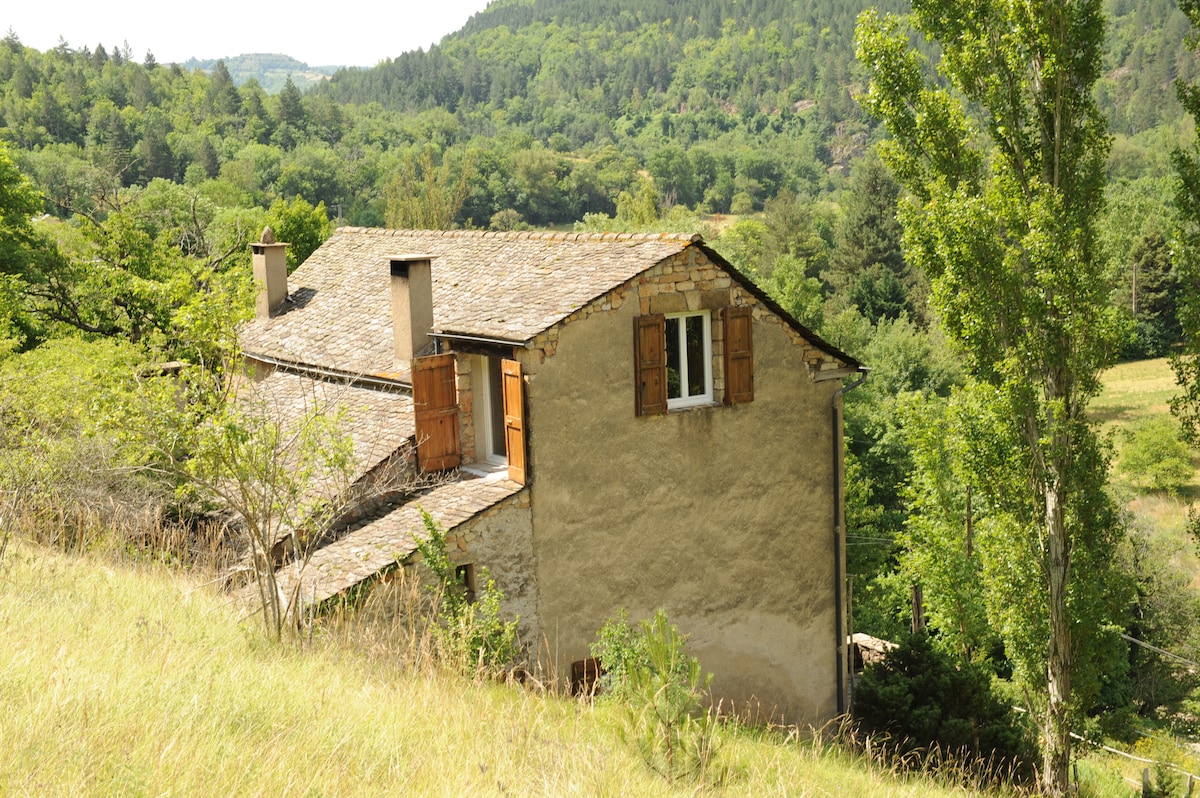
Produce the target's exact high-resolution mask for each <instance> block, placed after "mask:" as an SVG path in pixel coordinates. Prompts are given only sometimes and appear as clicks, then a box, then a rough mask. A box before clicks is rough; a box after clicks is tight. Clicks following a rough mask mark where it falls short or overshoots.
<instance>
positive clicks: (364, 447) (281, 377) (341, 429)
mask: <svg viewBox="0 0 1200 798" xmlns="http://www.w3.org/2000/svg"><path fill="white" fill-rule="evenodd" d="M238 397H239V401H241V402H243V403H261V409H262V411H263V412H264V413H265V415H266V416H267V417H268V418H270V419H271V420H272V421H274V422H276V423H279V424H280V425H282V426H283V428H284V429H290V428H293V427H295V425H297V424H299V423H301V422H302V421H303V420H304V419H305V418H306V417H310V416H311V415H312V414H313V413H321V414H325V415H326V417H328V418H333V419H335V420H336V421H335V423H336V430H337V432H338V433H339V434H344V435H348V436H349V438H350V441H351V444H352V445H353V450H354V451H353V462H352V464H351V467H350V472H349V473H347V474H339V475H338V477H337V478H334V477H332V476H327V477H326V478H325V479H323V480H322V479H320V478H319V479H318V482H324V483H328V484H323V485H319V486H318V488H317V491H316V492H317V493H318V494H321V493H324V494H328V495H335V494H337V493H339V492H340V491H342V490H344V489H345V488H346V487H347V486H348V484H352V483H354V482H357V481H358V480H359V479H361V478H362V477H364V476H365V475H366V474H367V472H369V471H370V470H371V469H372V468H374V467H375V466H376V465H378V464H379V463H380V462H382V461H383V460H385V459H386V458H388V457H389V456H391V455H392V453H393V452H395V451H396V450H397V449H399V448H400V447H401V446H402V445H403V444H404V443H405V442H406V441H407V440H408V438H409V437H410V436H412V435H413V434H414V432H415V424H414V421H413V403H412V397H411V396H408V395H407V394H402V393H396V392H393V391H380V390H372V389H369V388H362V387H359V386H356V385H352V384H348V383H347V382H345V381H334V380H323V379H317V378H314V377H312V376H309V375H301V374H293V373H289V372H286V371H282V370H277V371H275V372H274V373H272V374H271V375H269V376H268V377H266V378H265V379H262V380H259V381H258V382H254V383H247V384H246V385H243V386H242V388H240V389H239V391H238ZM339 414H340V417H339ZM345 478H348V482H347V480H346V479H345ZM334 483H339V484H334Z"/></svg>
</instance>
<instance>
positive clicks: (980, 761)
mask: <svg viewBox="0 0 1200 798" xmlns="http://www.w3.org/2000/svg"><path fill="white" fill-rule="evenodd" d="M853 715H854V720H855V721H856V723H857V724H858V727H859V729H860V730H861V731H863V732H864V733H866V734H867V735H868V736H883V737H885V738H886V745H887V746H888V747H889V748H890V749H891V750H892V751H893V752H895V753H896V754H899V755H901V756H904V755H909V754H916V755H917V756H918V759H920V758H921V755H922V754H929V753H931V752H932V751H933V750H934V749H938V753H939V754H940V755H943V756H948V757H950V758H953V759H961V760H963V761H964V762H965V763H967V764H969V765H983V766H985V767H986V768H988V769H989V770H990V771H991V773H992V775H994V776H1007V775H1010V774H1011V775H1013V776H1017V777H1030V776H1032V762H1033V761H1034V757H1035V755H1036V754H1035V752H1034V750H1033V748H1032V745H1031V742H1030V740H1029V737H1028V735H1027V734H1026V733H1025V731H1024V730H1023V729H1022V728H1021V726H1020V725H1019V724H1018V723H1017V721H1016V718H1015V717H1014V716H1013V713H1012V710H1011V708H1010V707H1009V706H1008V705H1007V704H1005V703H1004V702H1003V701H1001V700H1000V699H999V698H998V697H997V696H996V695H995V693H994V692H993V691H992V686H991V677H990V675H989V674H988V673H987V672H986V671H984V670H983V669H982V668H980V667H979V666H977V665H974V664H972V663H969V662H959V661H956V660H955V658H953V657H951V656H950V655H948V654H945V653H943V652H940V651H938V650H937V649H935V648H934V647H933V645H932V643H931V642H930V640H929V637H928V636H927V635H926V634H924V633H919V634H916V635H912V636H911V637H910V638H909V639H907V640H905V641H904V642H903V643H901V644H900V645H899V646H897V647H896V648H895V649H893V650H892V651H891V652H889V653H888V655H887V656H886V657H885V658H884V660H883V661H882V662H880V663H878V664H876V665H874V666H872V667H870V668H867V670H866V671H865V672H864V673H863V676H862V680H861V681H860V682H859V684H858V687H857V689H856V690H855V694H854V707H853Z"/></svg>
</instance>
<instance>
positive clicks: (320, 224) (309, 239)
mask: <svg viewBox="0 0 1200 798" xmlns="http://www.w3.org/2000/svg"><path fill="white" fill-rule="evenodd" d="M266 224H268V225H270V227H271V229H272V230H274V231H275V238H276V240H278V241H286V242H287V243H288V249H287V266H288V272H292V271H295V269H296V267H297V266H299V265H300V264H301V263H304V261H306V260H308V256H309V255H311V254H312V253H313V251H314V250H316V248H317V247H319V246H321V245H322V244H324V243H325V239H327V238H329V234H330V233H331V232H333V230H332V225H331V224H330V222H329V215H328V214H327V213H326V212H325V203H323V202H318V203H317V204H316V206H315V207H314V206H313V205H311V204H309V202H308V201H307V200H305V199H304V198H303V197H296V198H295V199H294V200H292V201H291V202H288V201H286V200H275V202H273V203H272V204H271V208H270V210H268V211H267V218H266Z"/></svg>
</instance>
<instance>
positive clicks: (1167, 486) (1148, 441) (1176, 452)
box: [1118, 418, 1195, 495]
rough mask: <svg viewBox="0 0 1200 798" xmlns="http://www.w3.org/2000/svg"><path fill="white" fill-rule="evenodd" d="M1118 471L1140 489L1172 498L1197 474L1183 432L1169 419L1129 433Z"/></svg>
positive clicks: (1139, 426) (1159, 420) (1157, 420)
mask: <svg viewBox="0 0 1200 798" xmlns="http://www.w3.org/2000/svg"><path fill="white" fill-rule="evenodd" d="M1118 467H1119V468H1120V470H1121V473H1122V474H1124V475H1125V476H1126V477H1127V478H1128V479H1129V480H1130V481H1131V482H1133V483H1134V484H1135V485H1137V486H1138V487H1142V488H1146V489H1148V490H1156V491H1165V492H1167V493H1169V494H1171V495H1174V494H1175V493H1177V492H1178V491H1179V489H1180V488H1182V487H1183V486H1184V485H1186V484H1187V483H1188V481H1189V480H1190V479H1191V478H1192V475H1193V474H1194V473H1195V468H1194V467H1193V466H1192V460H1191V452H1190V451H1189V450H1188V447H1187V445H1186V444H1185V443H1184V442H1183V441H1182V440H1181V439H1180V437H1179V429H1178V428H1177V427H1176V426H1175V424H1174V423H1173V422H1172V421H1171V420H1169V419H1166V418H1160V419H1152V420H1149V421H1143V422H1142V423H1140V424H1138V425H1136V426H1134V427H1133V428H1132V429H1131V430H1129V432H1127V433H1126V438H1125V445H1124V446H1123V447H1122V448H1121V459H1120V461H1119V462H1118Z"/></svg>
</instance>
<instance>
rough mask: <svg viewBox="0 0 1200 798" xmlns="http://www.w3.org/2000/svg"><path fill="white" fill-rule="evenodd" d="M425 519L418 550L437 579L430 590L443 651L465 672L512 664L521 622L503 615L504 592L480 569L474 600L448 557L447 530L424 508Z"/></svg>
mask: <svg viewBox="0 0 1200 798" xmlns="http://www.w3.org/2000/svg"><path fill="white" fill-rule="evenodd" d="M421 521H422V523H423V524H424V526H425V539H424V540H419V541H417V550H418V551H419V552H421V556H422V557H423V558H424V560H425V564H426V565H427V566H428V567H429V570H431V571H433V575H434V578H435V579H436V583H435V584H433V585H430V586H429V589H430V590H431V591H432V592H433V593H434V594H435V597H436V599H437V601H438V608H439V613H440V624H439V626H438V639H439V642H440V643H441V653H442V655H443V656H444V657H445V658H446V659H447V660H448V661H450V662H451V663H453V664H454V665H455V667H457V668H458V669H459V670H462V671H463V672H466V673H481V672H483V673H497V672H500V671H503V670H505V669H507V668H509V667H510V666H511V665H512V664H513V661H514V660H515V659H516V656H517V622H516V621H515V620H513V621H508V622H505V621H503V620H501V619H500V602H501V601H502V600H503V598H504V595H503V593H502V592H501V591H500V590H499V589H497V587H496V582H495V580H493V579H492V575H491V574H490V573H489V572H488V569H487V568H481V569H480V572H479V581H480V584H482V585H483V589H482V590H480V591H478V593H477V596H476V600H475V601H474V602H472V601H470V600H469V597H468V596H467V587H466V585H464V584H462V583H461V582H460V581H459V580H458V578H457V577H456V575H455V573H454V565H453V564H452V563H451V562H450V558H449V557H447V556H446V530H445V529H443V528H442V526H441V525H440V524H438V523H437V522H436V521H434V520H433V518H431V517H430V515H429V513H427V512H425V511H424V510H422V511H421Z"/></svg>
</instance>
